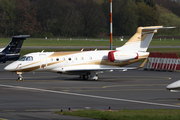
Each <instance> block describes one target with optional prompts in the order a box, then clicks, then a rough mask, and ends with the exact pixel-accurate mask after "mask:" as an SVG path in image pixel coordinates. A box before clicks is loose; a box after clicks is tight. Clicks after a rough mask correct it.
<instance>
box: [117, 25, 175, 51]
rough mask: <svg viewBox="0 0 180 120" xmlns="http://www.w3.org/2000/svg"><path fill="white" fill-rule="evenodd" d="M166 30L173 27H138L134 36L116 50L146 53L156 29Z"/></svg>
mask: <svg viewBox="0 0 180 120" xmlns="http://www.w3.org/2000/svg"><path fill="white" fill-rule="evenodd" d="M167 28H174V27H163V26H150V27H138V28H137V32H136V33H135V34H134V36H132V37H131V38H130V39H129V41H128V42H126V43H125V44H124V45H123V46H122V47H118V48H116V50H121V51H137V52H146V51H147V49H148V47H149V44H150V42H151V40H152V37H153V35H154V33H157V30H158V29H167Z"/></svg>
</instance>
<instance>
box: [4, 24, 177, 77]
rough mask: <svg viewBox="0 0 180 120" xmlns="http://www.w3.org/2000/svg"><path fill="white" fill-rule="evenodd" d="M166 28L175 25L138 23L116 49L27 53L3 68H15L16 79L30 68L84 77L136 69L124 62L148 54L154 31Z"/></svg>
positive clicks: (138, 58)
mask: <svg viewBox="0 0 180 120" xmlns="http://www.w3.org/2000/svg"><path fill="white" fill-rule="evenodd" d="M166 28H174V27H163V26H151V27H138V29H137V32H136V33H135V34H134V36H133V37H132V38H130V39H129V41H128V42H126V43H125V44H124V45H123V46H122V47H118V48H116V50H95V51H75V52H43V51H42V52H36V53H30V54H27V55H25V56H23V57H22V58H20V59H19V60H18V61H16V62H13V63H11V64H10V65H8V66H6V67H5V68H4V69H5V70H6V71H11V72H17V74H18V75H19V77H18V80H23V77H22V76H21V74H22V72H31V71H49V72H56V73H61V74H69V75H80V77H82V78H83V79H84V80H87V79H93V80H98V74H100V73H103V72H106V71H113V70H127V69H136V68H132V67H131V68H130V67H124V66H126V65H129V64H132V63H134V62H137V61H139V60H142V59H145V58H147V57H148V55H149V52H146V51H147V48H148V46H149V44H150V41H151V40H152V37H153V35H154V33H156V32H157V30H158V29H166Z"/></svg>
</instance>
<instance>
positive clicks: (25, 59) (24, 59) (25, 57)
mask: <svg viewBox="0 0 180 120" xmlns="http://www.w3.org/2000/svg"><path fill="white" fill-rule="evenodd" d="M18 61H33V57H32V56H28V57H27V56H23V57H21V58H20V59H19V60H18Z"/></svg>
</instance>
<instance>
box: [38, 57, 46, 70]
mask: <svg viewBox="0 0 180 120" xmlns="http://www.w3.org/2000/svg"><path fill="white" fill-rule="evenodd" d="M39 57H40V69H45V68H46V67H47V58H46V54H39Z"/></svg>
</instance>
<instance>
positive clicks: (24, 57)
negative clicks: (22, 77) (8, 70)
mask: <svg viewBox="0 0 180 120" xmlns="http://www.w3.org/2000/svg"><path fill="white" fill-rule="evenodd" d="M25 60H26V56H23V57H21V58H20V59H19V60H18V61H25Z"/></svg>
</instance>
